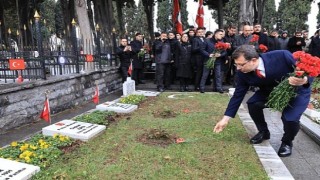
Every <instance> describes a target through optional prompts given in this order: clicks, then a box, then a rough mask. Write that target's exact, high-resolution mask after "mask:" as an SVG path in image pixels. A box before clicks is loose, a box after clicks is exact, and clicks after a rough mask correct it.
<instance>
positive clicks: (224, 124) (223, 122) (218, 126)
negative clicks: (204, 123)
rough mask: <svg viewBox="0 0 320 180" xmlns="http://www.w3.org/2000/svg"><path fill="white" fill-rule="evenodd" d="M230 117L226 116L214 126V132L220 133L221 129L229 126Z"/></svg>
mask: <svg viewBox="0 0 320 180" xmlns="http://www.w3.org/2000/svg"><path fill="white" fill-rule="evenodd" d="M229 119H230V117H228V116H224V117H223V118H222V119H221V120H220V121H219V122H218V123H217V124H216V126H215V127H214V129H213V132H215V133H219V132H221V131H223V129H224V128H225V127H227V125H228V123H229Z"/></svg>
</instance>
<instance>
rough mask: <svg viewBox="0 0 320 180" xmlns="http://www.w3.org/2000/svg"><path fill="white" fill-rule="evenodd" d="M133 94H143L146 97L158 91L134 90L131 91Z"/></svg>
mask: <svg viewBox="0 0 320 180" xmlns="http://www.w3.org/2000/svg"><path fill="white" fill-rule="evenodd" d="M133 94H137V95H144V96H147V97H148V96H158V95H159V94H160V92H156V91H142V90H136V91H135V92H133Z"/></svg>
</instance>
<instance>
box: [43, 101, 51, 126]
mask: <svg viewBox="0 0 320 180" xmlns="http://www.w3.org/2000/svg"><path fill="white" fill-rule="evenodd" d="M40 118H41V119H43V120H45V121H47V122H48V123H50V124H51V118H50V105H49V99H48V98H47V97H46V100H45V101H44V106H43V110H42V112H41V114H40Z"/></svg>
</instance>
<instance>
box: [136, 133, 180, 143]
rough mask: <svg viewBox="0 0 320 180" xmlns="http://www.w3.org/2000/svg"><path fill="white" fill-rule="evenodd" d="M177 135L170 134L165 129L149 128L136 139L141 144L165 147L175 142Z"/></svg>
mask: <svg viewBox="0 0 320 180" xmlns="http://www.w3.org/2000/svg"><path fill="white" fill-rule="evenodd" d="M176 139H177V137H176V136H175V135H170V134H169V133H168V132H166V131H165V130H161V129H151V130H150V131H149V132H146V133H144V134H142V135H141V136H139V137H138V138H137V140H138V141H139V142H141V143H143V144H147V145H152V146H160V147H167V146H169V145H170V144H173V143H175V141H176Z"/></svg>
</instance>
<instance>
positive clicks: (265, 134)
mask: <svg viewBox="0 0 320 180" xmlns="http://www.w3.org/2000/svg"><path fill="white" fill-rule="evenodd" d="M266 139H270V132H269V131H260V132H258V134H256V135H255V136H253V137H252V138H251V139H250V143H251V144H260V143H261V142H262V141H263V140H266Z"/></svg>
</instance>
